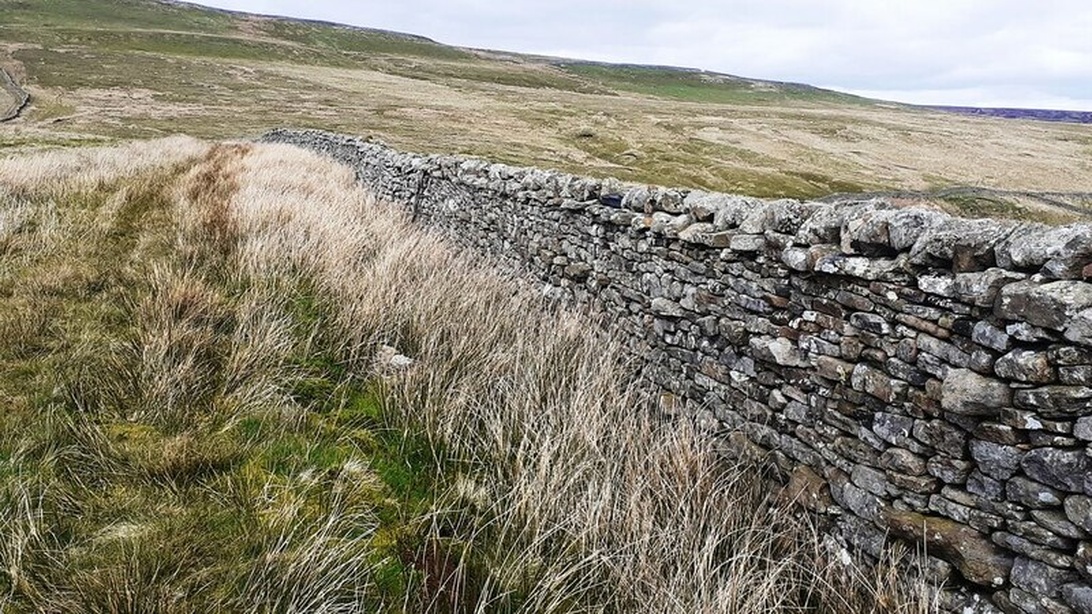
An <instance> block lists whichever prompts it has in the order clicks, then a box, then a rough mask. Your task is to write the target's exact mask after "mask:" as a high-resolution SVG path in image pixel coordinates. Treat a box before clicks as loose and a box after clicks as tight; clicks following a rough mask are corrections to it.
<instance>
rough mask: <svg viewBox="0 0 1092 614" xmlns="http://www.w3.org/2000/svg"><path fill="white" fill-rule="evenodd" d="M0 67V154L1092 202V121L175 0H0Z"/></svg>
mask: <svg viewBox="0 0 1092 614" xmlns="http://www.w3.org/2000/svg"><path fill="white" fill-rule="evenodd" d="M424 34H427V33H424ZM0 66H4V67H6V68H7V69H9V70H10V71H11V72H12V73H13V74H15V75H16V76H17V78H18V79H19V81H20V83H22V84H23V85H24V86H25V87H26V88H27V89H28V90H29V91H30V93H31V95H32V97H33V101H32V104H31V107H30V108H28V109H27V110H26V111H25V112H24V114H23V117H21V118H20V119H18V120H16V121H13V122H7V123H4V124H2V125H0V151H5V150H6V151H9V152H10V151H26V150H29V149H37V148H42V147H58V146H70V145H94V144H103V143H111V142H115V141H117V140H119V139H134V138H160V137H163V136H166V135H171V134H176V133H179V132H184V133H186V134H192V135H195V136H198V137H204V138H210V139H223V138H241V137H250V136H257V135H259V134H261V133H263V132H265V131H266V130H269V129H271V128H277V127H283V126H293V127H298V128H320V129H326V130H332V131H336V132H345V133H349V134H353V135H358V136H371V137H375V138H378V139H381V140H383V141H385V142H387V143H389V144H391V145H393V146H396V147H399V148H402V149H406V150H410V151H416V152H422V153H458V154H468V155H474V156H480V157H485V158H488V159H491V160H494V161H498V162H506V163H513V164H519V165H531V166H540V167H545V168H551V169H556V170H561V171H566V172H571V173H575V174H579V175H594V176H601V177H602V176H611V177H617V178H620V179H624V180H627V181H635V182H641V183H652V184H657V185H666V186H679V187H687V188H702V189H712V190H717V191H725V192H734V193H742V194H746V195H749V196H758V197H769V198H780V197H789V198H818V197H823V196H827V195H829V194H831V193H846V192H850V193H858V192H865V191H902V190H924V191H935V190H940V189H944V188H949V187H953V186H967V187H974V188H995V189H1002V190H1009V191H1015V192H1036V193H1051V194H1052V195H1051V196H1048V197H1047V198H1046V199H1043V198H1026V197H1024V196H1021V195H1020V194H1012V195H1002V196H1001V197H991V196H990V195H988V194H986V195H982V196H976V197H960V198H945V197H941V198H939V199H935V200H936V202H934V203H933V204H936V205H937V206H942V207H945V208H947V209H949V210H951V211H954V212H960V213H964V214H968V215H974V216H984V217H1014V218H1021V219H1034V220H1040V221H1049V222H1061V223H1066V222H1070V221H1074V220H1077V219H1081V218H1087V217H1088V212H1089V210H1090V209H1089V208H1090V206H1092V205H1090V203H1092V156H1090V154H1092V126H1081V125H1073V124H1051V123H1046V122H1035V121H1023V120H1003V119H992V118H982V117H968V116H961V115H955V114H947V113H940V112H936V111H929V110H925V109H920V108H913V107H908V106H905V105H898V104H891V103H883V102H881V101H876V100H868V99H864V98H858V97H854V96H850V95H847V94H841V93H838V92H833V91H830V90H823V89H819V88H814V87H808V86H805V85H798V84H786V83H776V82H770V81H761V80H758V79H748V78H739V77H731V76H728V75H718V74H714V73H702V72H695V71H680V70H672V69H667V68H662V67H634V66H612V65H604V64H593V63H587V62H580V61H579V60H572V61H566V60H561V59H557V58H542V57H536V56H528V55H520V54H514V53H503V52H493V51H482V50H472V49H464V48H459V47H453V46H448V45H444V44H441V43H437V42H434V41H430V40H427V39H423V38H420V37H414V36H408V35H400V34H394V33H390V32H381V31H375V30H364V29H351V28H346V27H338V26H334V25H331V24H317V23H308V22H299V21H292V20H289V19H276V18H268V17H259V16H255V15H244V14H231V13H225V12H220V11H214V10H211V9H207V8H202V7H197V6H193V5H182V4H177V3H166V2H157V1H153V0H98V1H96V2H93V3H92V2H87V1H86V0H49V1H45V0H20V1H18V2H16V1H14V0H0ZM754 76H755V77H762V76H763V75H754ZM918 200H920V198H918ZM1059 202H1060V203H1062V205H1063V206H1059V205H1058V204H1057V203H1059Z"/></svg>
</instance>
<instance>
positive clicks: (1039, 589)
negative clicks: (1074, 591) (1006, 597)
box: [1011, 556, 1077, 597]
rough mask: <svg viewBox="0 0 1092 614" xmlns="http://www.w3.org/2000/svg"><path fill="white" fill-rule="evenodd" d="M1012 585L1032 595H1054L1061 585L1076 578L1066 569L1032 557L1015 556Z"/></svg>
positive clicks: (1057, 592)
mask: <svg viewBox="0 0 1092 614" xmlns="http://www.w3.org/2000/svg"><path fill="white" fill-rule="evenodd" d="M1011 578H1012V585H1013V586H1016V587H1019V588H1022V589H1024V590H1026V591H1028V592H1029V593H1032V594H1033V595H1042V596H1046V597H1056V596H1058V594H1059V593H1060V590H1061V586H1062V585H1063V584H1067V583H1069V582H1073V581H1074V580H1076V579H1077V575H1076V574H1075V573H1073V572H1072V571H1069V570H1066V569H1058V568H1056V567H1051V566H1050V565H1047V564H1045V563H1041V562H1039V561H1036V560H1034V559H1029V558H1026V557H1022V556H1019V557H1016V561H1015V562H1014V563H1013V565H1012V575H1011Z"/></svg>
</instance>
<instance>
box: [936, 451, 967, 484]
mask: <svg viewBox="0 0 1092 614" xmlns="http://www.w3.org/2000/svg"><path fill="white" fill-rule="evenodd" d="M973 468H974V465H973V464H972V463H970V462H968V461H964V460H957V459H954V458H947V457H944V456H934V457H932V458H930V459H929V461H928V462H927V463H926V471H928V472H929V475H932V476H936V477H938V478H940V479H941V480H943V481H944V482H946V483H948V484H962V483H964V482H966V481H967V477H968V476H970V475H971V470H972V469H973Z"/></svg>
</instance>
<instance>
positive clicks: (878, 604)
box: [0, 140, 934, 613]
mask: <svg viewBox="0 0 1092 614" xmlns="http://www.w3.org/2000/svg"><path fill="white" fill-rule="evenodd" d="M148 147H150V146H148ZM158 148H159V149H160V151H157V152H156V153H155V154H154V155H152V153H151V150H150V149H147V148H146V147H145V146H136V147H132V148H129V149H128V150H113V151H111V152H93V153H91V154H88V155H89V156H90V157H87V158H73V157H71V156H70V154H68V153H67V152H66V153H52V154H45V155H44V156H43V157H37V158H33V159H18V160H7V161H3V162H0V186H3V187H4V188H5V189H6V190H7V191H6V192H3V194H5V196H4V197H3V198H4V199H5V200H0V204H2V207H0V220H4V222H3V224H0V229H3V230H0V233H4V234H0V245H2V246H6V247H5V249H6V250H7V251H6V252H3V254H4V255H3V257H4V258H5V260H4V261H3V262H4V267H3V268H0V303H2V305H0V314H4V315H3V316H2V317H0V402H4V403H5V404H7V405H9V406H10V407H11V411H8V412H5V413H4V414H3V415H2V417H0V503H2V504H3V505H2V508H0V509H2V510H3V511H2V512H0V543H3V544H5V545H4V547H3V548H2V549H0V609H4V608H6V609H5V610H4V611H7V610H10V611H16V612H18V611H58V612H66V611H71V612H75V611H81V612H160V611H162V612H199V611H232V612H236V611H238V612H374V611H384V612H559V613H561V612H566V613H567V612H628V611H641V612H645V611H652V612H790V611H793V612H795V611H801V610H803V611H814V612H834V613H842V612H845V613H848V612H877V613H878V612H927V611H931V610H932V609H933V608H934V605H933V603H932V601H931V591H930V588H929V587H928V586H926V585H924V584H921V583H915V582H914V581H912V580H909V579H907V578H906V577H905V576H900V575H898V574H897V573H896V571H895V570H896V569H898V567H897V566H896V565H895V564H894V562H893V561H888V562H886V563H885V564H883V565H881V566H880V567H879V568H877V569H876V570H874V571H868V572H866V571H864V570H863V568H858V567H857V566H856V565H854V564H849V565H847V564H845V563H844V562H843V561H841V560H840V557H839V556H838V554H837V553H836V552H834V551H832V550H831V549H830V548H829V547H828V546H827V545H825V544H824V542H823V539H822V537H821V535H820V533H819V531H818V529H817V528H816V527H815V526H814V525H813V523H812V522H811V521H810V520H809V519H808V518H807V517H806V516H804V515H802V514H800V513H798V512H796V511H794V510H791V509H789V508H787V507H784V506H783V505H781V504H778V503H776V498H774V497H771V496H770V494H769V490H770V489H769V487H768V483H767V482H765V481H764V480H763V477H762V475H761V473H760V472H759V471H757V470H756V469H755V468H754V467H749V466H744V465H742V464H732V463H728V462H727V461H725V460H724V459H723V458H721V457H720V456H719V455H718V454H717V452H716V450H715V446H714V444H713V443H712V442H711V441H709V440H708V439H707V438H706V437H705V436H704V435H703V434H702V433H700V432H698V431H697V430H696V429H695V428H693V427H692V426H690V425H689V424H688V423H686V422H685V421H665V420H664V419H662V418H661V417H659V415H658V414H657V412H656V411H655V408H654V404H653V403H652V402H651V400H650V399H649V398H647V396H646V395H645V393H644V392H642V391H641V390H639V389H637V388H634V387H633V386H632V385H630V382H631V381H632V379H633V378H632V369H633V367H632V365H629V364H627V362H626V359H625V353H624V352H623V349H622V347H621V346H620V344H619V343H618V342H617V340H615V339H614V338H612V337H611V335H610V334H609V333H607V332H604V331H603V329H602V328H600V327H598V326H597V325H596V323H595V322H593V321H591V320H589V318H588V316H582V315H578V314H574V313H570V312H567V311H565V310H563V309H560V308H558V307H556V306H551V305H548V304H546V303H545V302H544V301H543V299H541V298H540V297H539V296H537V295H536V294H535V293H534V292H532V291H531V290H529V289H528V288H526V287H524V286H522V285H520V284H517V283H515V282H514V281H513V280H511V279H508V278H506V277H504V276H502V275H500V274H499V273H497V272H495V271H494V270H492V269H490V268H489V267H488V266H487V264H483V263H481V262H478V261H477V260H476V258H475V256H473V255H472V254H467V253H461V252H459V251H457V250H454V249H453V248H452V247H450V246H448V245H446V244H445V243H443V242H442V241H441V240H439V239H438V238H436V237H435V236H432V235H430V234H427V233H424V232H422V231H421V230H419V229H416V228H414V227H412V226H410V225H409V224H408V222H407V220H406V219H405V218H404V217H403V216H402V214H401V213H400V212H398V211H397V210H395V209H393V208H391V207H388V206H385V205H383V204H381V203H376V202H374V201H373V200H372V199H370V198H368V197H367V196H366V195H365V194H363V193H362V192H361V191H360V190H358V189H357V187H356V186H355V184H354V181H353V177H352V174H351V172H350V171H349V170H348V169H345V168H342V167H339V166H337V165H334V164H332V163H330V162H329V161H326V160H324V159H321V158H319V157H317V156H315V155H313V154H310V153H306V152H303V151H302V150H298V149H294V148H290V147H286V146H275V145H262V146H249V145H216V146H212V147H209V146H207V145H204V144H201V143H197V142H194V141H189V140H170V141H165V142H161V143H159V144H158ZM127 156H128V158H129V159H127ZM88 160H92V161H93V160H102V161H103V162H102V166H101V167H100V166H96V165H95V164H94V163H93V162H88ZM88 165H90V166H88ZM51 167H53V168H57V169H59V170H58V172H57V173H56V175H55V176H54V175H51V174H50V173H49V172H48V170H45V169H48V168H51ZM130 168H131V169H132V170H126V169H130ZM20 169H42V170H33V171H32V172H24V171H21V170H20ZM35 173H36V174H35ZM34 177H38V178H39V179H38V180H34V179H33V178H34ZM47 177H48V179H47ZM5 237H7V238H5ZM41 313H47V314H49V316H48V317H42V316H41V315H40V314H41ZM391 347H393V348H395V350H394V351H395V352H400V353H402V354H404V355H406V356H408V357H410V358H411V359H412V360H413V362H412V364H410V365H408V366H405V365H402V366H398V365H396V364H394V363H392V362H390V361H389V356H390V354H391V353H392V352H391V350H390V349H389V348H391ZM384 357H386V358H384Z"/></svg>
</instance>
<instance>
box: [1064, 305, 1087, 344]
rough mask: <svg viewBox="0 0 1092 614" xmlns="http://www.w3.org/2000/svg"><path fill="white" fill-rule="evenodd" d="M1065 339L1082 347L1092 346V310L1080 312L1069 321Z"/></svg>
mask: <svg viewBox="0 0 1092 614" xmlns="http://www.w3.org/2000/svg"><path fill="white" fill-rule="evenodd" d="M1065 338H1066V339H1069V340H1070V341H1072V342H1074V343H1080V344H1081V345H1092V309H1085V310H1084V311H1079V312H1077V313H1076V315H1074V316H1073V317H1072V318H1070V319H1069V325H1068V326H1066V329H1065Z"/></svg>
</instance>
